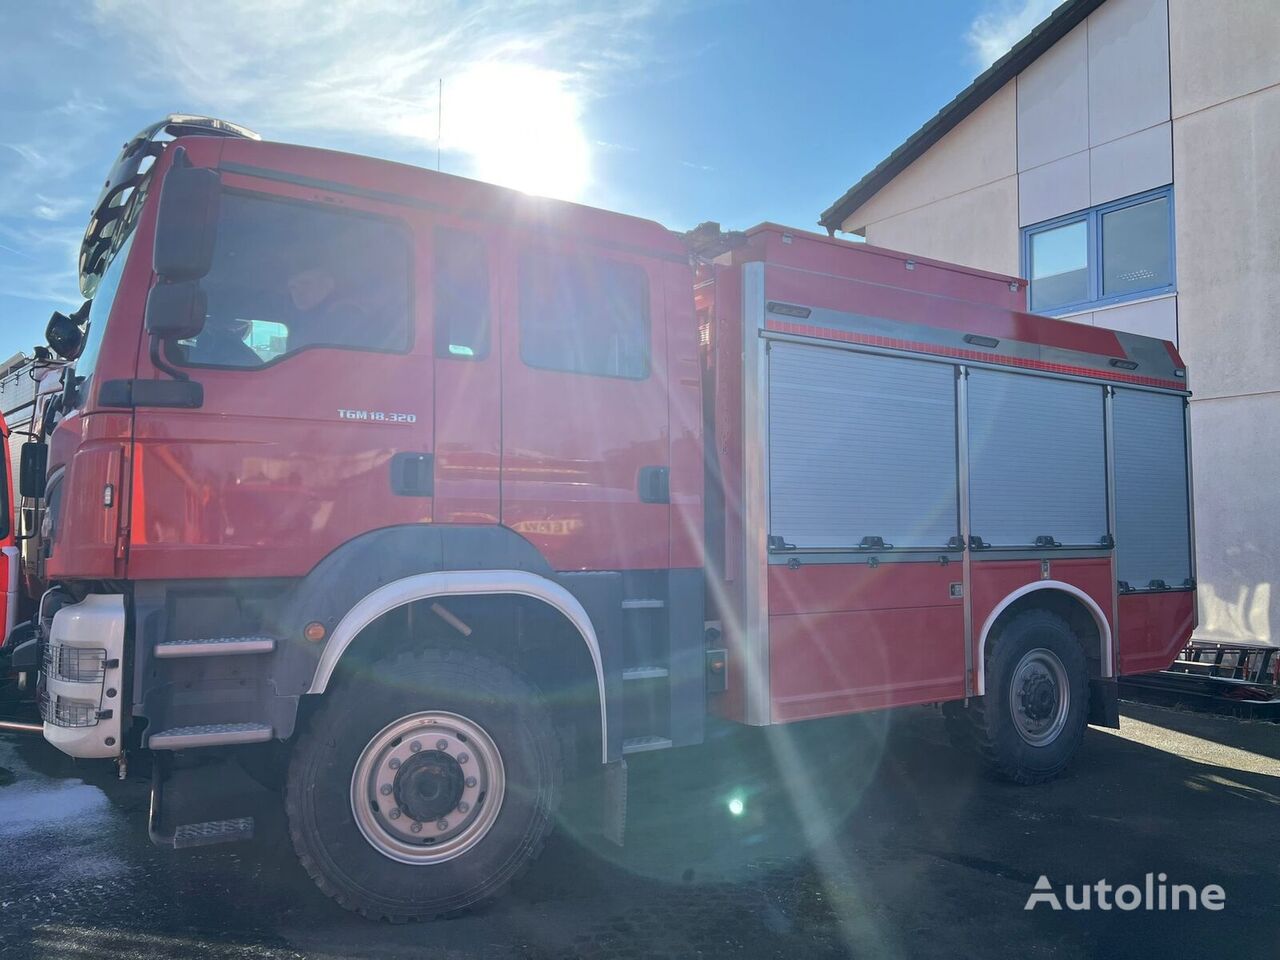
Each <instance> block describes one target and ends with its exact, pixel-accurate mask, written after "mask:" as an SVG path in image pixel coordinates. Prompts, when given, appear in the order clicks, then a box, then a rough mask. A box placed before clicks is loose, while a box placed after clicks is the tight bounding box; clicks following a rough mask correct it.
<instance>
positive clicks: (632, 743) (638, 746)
mask: <svg viewBox="0 0 1280 960" xmlns="http://www.w3.org/2000/svg"><path fill="white" fill-rule="evenodd" d="M669 746H671V740H670V739H669V738H667V737H628V738H627V739H626V740H623V741H622V752H623V753H644V752H645V751H646V750H665V749H667V747H669Z"/></svg>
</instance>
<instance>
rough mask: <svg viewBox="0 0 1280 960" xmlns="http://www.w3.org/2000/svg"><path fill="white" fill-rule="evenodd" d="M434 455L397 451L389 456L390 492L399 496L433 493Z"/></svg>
mask: <svg viewBox="0 0 1280 960" xmlns="http://www.w3.org/2000/svg"><path fill="white" fill-rule="evenodd" d="M435 490H436V478H435V457H433V456H432V455H431V454H429V453H397V454H396V455H395V456H393V457H392V458H391V492H392V493H394V494H396V495H397V496H400V497H430V496H434V495H435Z"/></svg>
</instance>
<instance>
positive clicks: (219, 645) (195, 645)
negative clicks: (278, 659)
mask: <svg viewBox="0 0 1280 960" xmlns="http://www.w3.org/2000/svg"><path fill="white" fill-rule="evenodd" d="M275 648H276V641H275V638H274V637H205V638H201V639H197V640H166V641H164V642H163V643H157V644H156V657H157V658H159V659H161V660H169V659H173V658H176V657H228V656H233V655H239V654H246V653H270V652H271V651H272V650H274V649H275Z"/></svg>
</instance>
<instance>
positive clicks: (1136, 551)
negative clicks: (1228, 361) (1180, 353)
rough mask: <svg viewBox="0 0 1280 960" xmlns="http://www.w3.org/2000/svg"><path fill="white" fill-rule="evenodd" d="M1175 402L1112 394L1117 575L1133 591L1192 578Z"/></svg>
mask: <svg viewBox="0 0 1280 960" xmlns="http://www.w3.org/2000/svg"><path fill="white" fill-rule="evenodd" d="M1183 411H1184V401H1183V398H1182V397H1178V396H1169V395H1167V394H1160V393H1144V392H1142V391H1140V390H1116V395H1115V399H1114V401H1113V405H1112V411H1111V414H1112V424H1113V427H1114V430H1115V457H1116V480H1115V482H1116V568H1117V573H1116V575H1117V577H1118V578H1119V579H1120V580H1123V581H1124V582H1125V583H1128V584H1129V585H1130V586H1131V587H1132V588H1133V589H1135V590H1143V589H1148V588H1150V587H1151V585H1152V581H1153V580H1154V581H1163V582H1164V583H1165V585H1167V586H1169V587H1182V586H1185V585H1188V581H1189V580H1190V577H1191V511H1190V503H1189V488H1188V483H1187V437H1186V420H1185V419H1184V412H1183Z"/></svg>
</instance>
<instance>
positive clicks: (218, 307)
mask: <svg viewBox="0 0 1280 960" xmlns="http://www.w3.org/2000/svg"><path fill="white" fill-rule="evenodd" d="M200 285H201V287H203V288H204V290H205V293H206V294H207V295H208V302H209V305H208V313H207V315H206V318H205V326H204V329H203V330H202V331H201V332H200V333H199V335H198V336H195V337H192V338H191V339H189V340H184V341H182V342H180V343H178V344H176V345H175V347H174V348H171V353H173V354H174V355H173V356H172V358H171V359H173V360H175V361H176V362H178V363H183V364H187V365H190V366H212V367H236V368H246V369H252V368H254V367H261V366H264V365H266V364H268V363H270V362H272V361H276V360H279V359H281V358H282V357H285V356H288V355H289V354H292V353H296V352H297V351H299V350H302V349H304V348H306V347H340V348H345V349H349V350H371V351H385V352H404V351H406V350H408V348H409V343H410V339H411V316H410V309H409V304H410V289H409V285H410V243H409V237H408V232H407V231H406V230H405V229H404V228H403V227H401V226H400V225H399V224H398V223H396V222H395V221H392V220H386V219H383V218H380V217H374V216H366V215H362V214H358V213H352V212H349V211H341V210H332V209H329V208H327V207H324V206H321V205H320V204H314V203H301V202H296V201H291V200H281V199H269V198H266V197H263V196H261V195H252V194H242V193H234V192H228V193H226V194H224V195H223V198H222V204H221V213H220V219H219V224H218V235H217V240H216V242H215V245H214V261H213V268H212V269H211V270H210V271H209V274H208V276H206V277H205V278H204V279H203V280H201V281H200Z"/></svg>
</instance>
